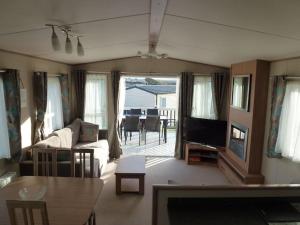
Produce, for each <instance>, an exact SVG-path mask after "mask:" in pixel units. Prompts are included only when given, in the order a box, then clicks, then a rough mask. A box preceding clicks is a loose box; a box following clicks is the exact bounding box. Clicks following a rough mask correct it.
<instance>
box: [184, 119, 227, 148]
mask: <svg viewBox="0 0 300 225" xmlns="http://www.w3.org/2000/svg"><path fill="white" fill-rule="evenodd" d="M226 133H227V121H222V120H209V119H200V118H193V117H186V118H185V119H184V122H183V138H184V140H185V141H189V142H197V143H200V144H204V145H210V146H214V147H225V146H226Z"/></svg>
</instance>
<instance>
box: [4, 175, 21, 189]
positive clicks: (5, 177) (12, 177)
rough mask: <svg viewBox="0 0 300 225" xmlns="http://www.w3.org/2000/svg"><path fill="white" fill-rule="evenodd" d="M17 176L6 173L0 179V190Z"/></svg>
mask: <svg viewBox="0 0 300 225" xmlns="http://www.w3.org/2000/svg"><path fill="white" fill-rule="evenodd" d="M16 176H17V174H16V172H7V173H5V174H3V175H2V176H1V177H0V189H1V188H3V187H4V186H5V185H7V184H9V183H10V182H12V181H13V179H14V178H15V177H16Z"/></svg>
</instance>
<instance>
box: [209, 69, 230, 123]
mask: <svg viewBox="0 0 300 225" xmlns="http://www.w3.org/2000/svg"><path fill="white" fill-rule="evenodd" d="M212 85H213V100H214V106H215V113H216V119H220V120H227V107H226V103H227V88H228V75H227V74H225V73H214V74H213V75H212Z"/></svg>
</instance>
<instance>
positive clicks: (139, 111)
mask: <svg viewBox="0 0 300 225" xmlns="http://www.w3.org/2000/svg"><path fill="white" fill-rule="evenodd" d="M130 115H142V109H130Z"/></svg>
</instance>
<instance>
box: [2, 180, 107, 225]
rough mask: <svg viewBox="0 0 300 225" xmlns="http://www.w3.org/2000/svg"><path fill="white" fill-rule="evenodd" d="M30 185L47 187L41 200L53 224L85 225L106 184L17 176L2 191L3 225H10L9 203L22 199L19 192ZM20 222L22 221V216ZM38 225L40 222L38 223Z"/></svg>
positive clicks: (99, 181) (51, 224)
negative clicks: (7, 204)
mask: <svg viewBox="0 0 300 225" xmlns="http://www.w3.org/2000/svg"><path fill="white" fill-rule="evenodd" d="M31 186H35V187H37V186H45V187H46V193H45V195H44V197H43V199H41V201H45V202H46V205H47V211H48V218H49V224H50V225H84V224H86V223H87V221H88V220H89V217H90V215H91V213H92V212H93V211H94V208H95V205H96V203H97V200H98V197H99V195H100V193H101V191H102V188H103V181H102V180H101V179H99V178H77V177H76V178H75V177H39V176H23V177H18V178H16V179H15V180H14V181H13V182H11V183H10V184H8V185H6V186H5V187H4V188H2V189H0V224H1V225H9V224H10V220H9V215H8V210H7V207H6V200H21V199H20V196H19V191H20V190H21V189H22V188H25V187H26V188H30V187H31ZM16 215H17V216H18V214H16ZM19 217H20V218H19ZM17 219H18V220H19V219H21V214H20V215H19V216H18V217H17ZM39 224H40V223H39V221H37V222H36V223H35V225H39Z"/></svg>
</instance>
